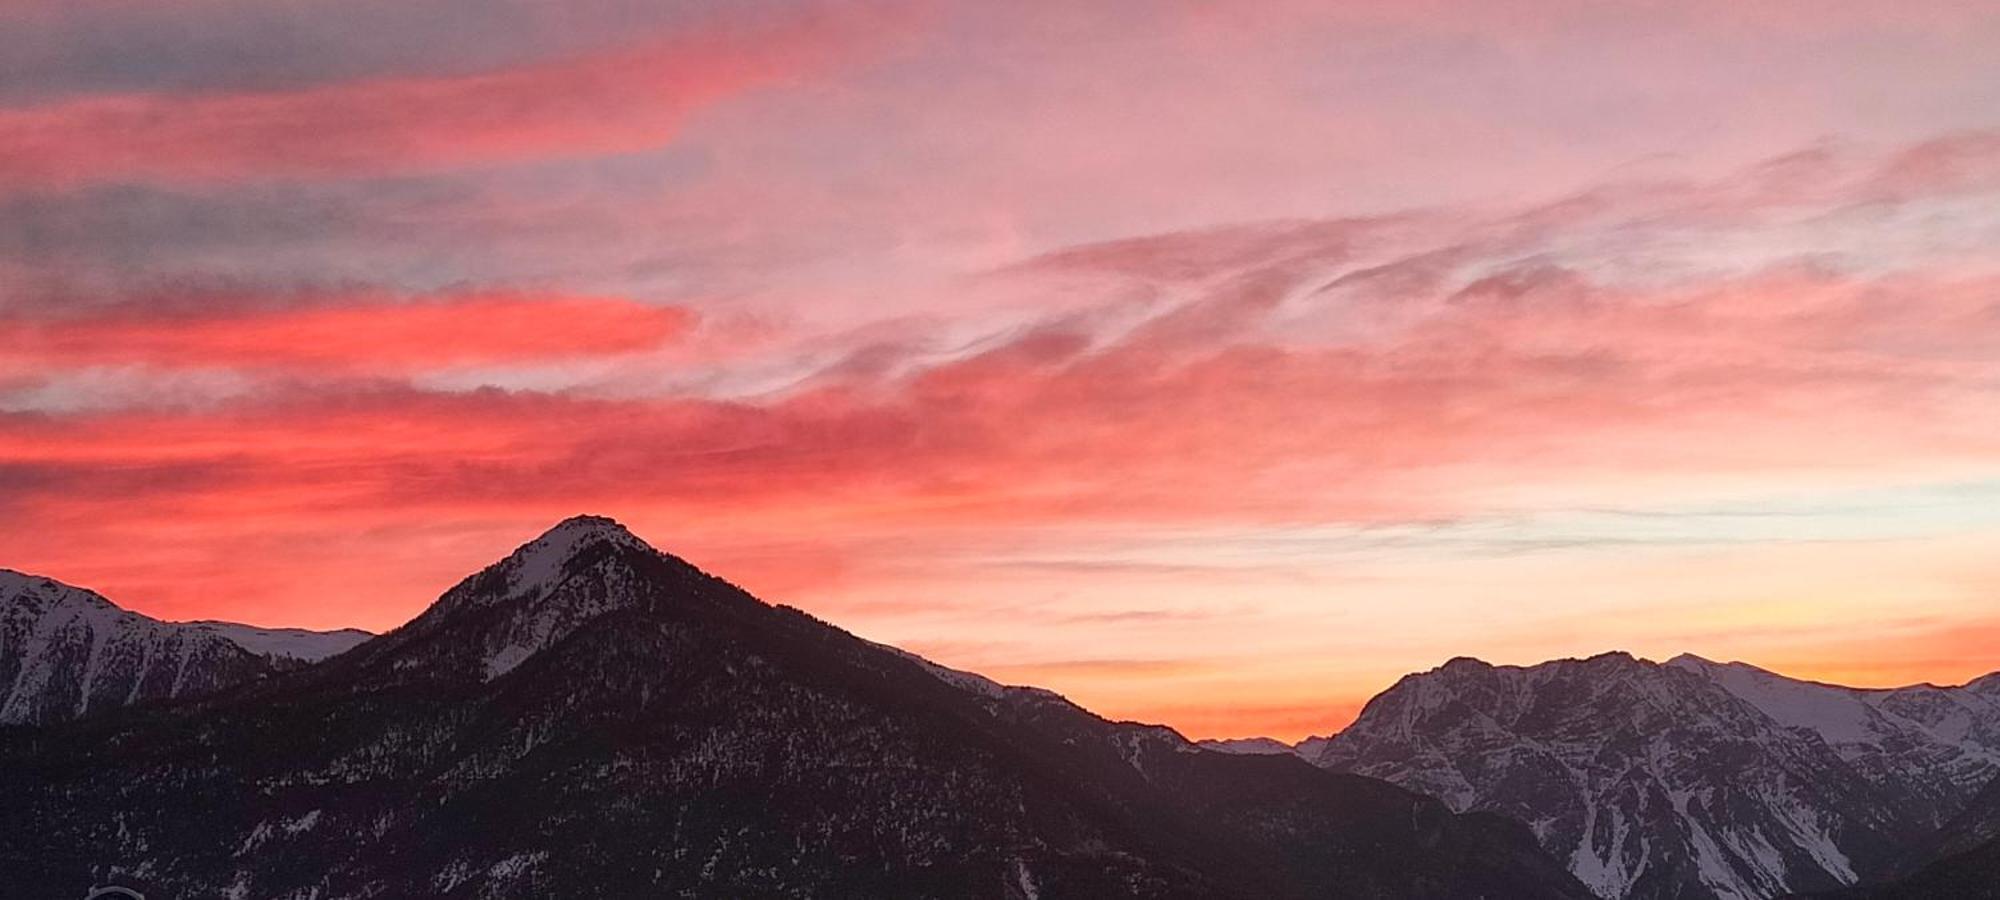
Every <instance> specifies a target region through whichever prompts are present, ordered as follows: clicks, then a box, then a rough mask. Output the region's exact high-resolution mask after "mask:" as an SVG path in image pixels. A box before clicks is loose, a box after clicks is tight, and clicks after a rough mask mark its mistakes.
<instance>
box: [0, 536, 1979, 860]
mask: <svg viewBox="0 0 2000 900" xmlns="http://www.w3.org/2000/svg"><path fill="white" fill-rule="evenodd" d="M0 686H5V687H6V690H7V694H6V702H5V706H4V707H0V797H5V798H7V800H8V802H6V803H0V872H4V873H6V875H5V878H6V881H7V882H8V891H9V893H8V895H9V896H12V895H14V893H19V894H20V895H22V896H36V897H67V896H78V897H80V896H83V894H84V893H85V892H86V891H87V890H88V889H89V888H90V887H91V886H93V885H94V884H103V883H113V882H116V883H124V884H130V885H134V886H141V887H143V888H146V889H150V890H155V891H158V892H159V894H160V895H163V896H172V897H191V896H217V897H236V898H250V897H259V898H262V897H274V898H275V897H283V898H308V897H310V898H316V900H329V898H342V897H400V896H441V897H545V896H610V895H615V894H636V895H641V896H662V895H680V896H728V897H740V896H866V897H902V896H912V897H914V896H937V897H996V898H1043V897H1046V898H1059V897H1090V898H1096V897H1126V896H1134V897H1246V898H1247V897H1257V898H1266V897H1273V898H1277V897H1342V898H1399V897H1424V898H1428V897H1438V898H1515V897H1523V898H1541V897H1550V898H1564V897H1575V898H1584V897H1590V896H1593V895H1595V896H1598V897H1604V898H1648V900H1651V898H1688V900H1706V898H1718V900H1724V898H1726V900H1750V898H1770V897H1778V896H1786V895H1791V894H1806V893H1813V892H1826V896H1829V897H1840V898H1919V897H1922V898H1932V897H1945V898H1951V897H2000V880H1996V878H2000V676H1988V677H1986V678H1983V679H1980V680H1978V681H1975V682H1973V683H1971V684H1968V685H1965V686H1963V687H1951V688H1941V687H1932V686H1916V687H1908V688H1900V689H1895V690H1862V689H1855V688H1845V687H1838V686H1834V685H1825V684H1816V683H1812V682H1804V681H1797V680H1794V679H1789V678H1784V677H1782V676H1779V675H1776V674H1773V673H1771V672H1767V671H1764V670H1761V669H1757V668H1754V667H1751V666H1747V665H1743V664H1740V663H1730V664H1722V663H1714V662H1710V661H1708V660H1704V659H1701V658H1698V657H1694V656H1682V657H1678V658H1676V659H1673V660H1670V661H1668V662H1666V663H1664V664H1659V663H1653V662H1650V661H1646V660H1642V659H1635V658H1633V657H1631V656H1629V655H1625V654H1618V653H1612V654H1604V655H1601V656H1597V657H1592V658H1590V659H1583V660H1558V661H1555V662H1550V663H1545V664H1542V665H1538V666H1529V667H1516V666H1492V665H1488V664H1486V663H1483V662H1479V661H1477V660H1472V659H1456V660H1452V661H1451V662H1449V663H1447V664H1445V665H1444V666H1441V667H1439V668H1437V669H1434V670H1431V671H1429V672H1424V673H1419V674H1415V675H1411V676H1408V677H1406V678H1404V679H1403V680H1402V681H1400V682H1398V683H1397V684H1396V685H1395V686H1393V687H1391V688H1390V689H1389V690H1388V691H1385V692H1384V693H1383V694H1381V695H1380V696H1378V697H1376V698H1375V699H1374V700H1372V701H1370V702H1369V704H1368V705H1367V706H1366V707H1365V708H1364V710H1363V711H1362V713H1361V715H1360V717H1359V718H1358V719H1357V721H1356V722H1355V723H1354V724H1353V725H1352V726H1351V727H1349V728H1348V729H1346V730H1345V731H1342V732H1340V733H1338V734H1335V735H1332V736H1329V737H1324V738H1313V739H1309V740H1306V741H1304V742H1301V743H1300V744H1298V745H1296V746H1293V745H1288V744H1284V743H1281V742H1278V741H1275V740H1271V739H1268V738H1252V739H1244V740H1233V741H1202V742H1199V743H1191V742H1189V741H1187V740H1185V739H1184V738H1182V737H1181V736H1180V735H1179V734H1178V733H1176V732H1174V731H1173V730H1171V729H1168V728H1165V727H1161V726H1156V725H1142V724H1137V723H1130V722H1110V721H1106V720H1104V719H1102V718H1099V717H1097V716H1094V715H1092V714H1090V713H1089V712H1087V711H1085V710H1083V709H1081V708H1079V707H1077V706H1075V705H1073V704H1071V703H1069V702H1068V701H1067V700H1064V699H1063V698H1062V697H1060V696H1058V695H1056V694H1053V693H1051V692H1048V691H1045V690H1040V689H1037V688H1027V687H1011V686H1004V685H1001V684H999V683H996V682H993V681H991V680H988V679H986V678H983V677H981V676H978V675H975V674H972V673H968V672H960V671H955V670H952V669H948V668H944V667H942V666H938V665H936V664H934V663H931V662H929V661H927V660H924V659H922V658H921V657H918V656H915V655H914V654H910V653H907V652H905V651H902V650H899V649H896V648H894V647H888V646H885V645H881V644H875V643H871V642H868V641H864V640H861V639H859V638H856V637H853V636H852V635H849V634H847V633H846V632H843V631H841V630H839V629H838V628H835V627H833V626H831V625H828V624H826V623H824V622H821V621H819V620H817V619H814V618H812V617H811V616H808V615H806V614H805V613H802V612H799V611H797V610H793V609H789V608H786V607H775V606H770V605H767V604H764V603H763V602H761V601H758V600H756V599H755V598H752V597H751V596H749V595H748V594H746V593H744V592H743V591H741V590H739V589H737V588H735V587H734V586H732V585H730V584H729V583H727V582H725V581H722V580H720V579H717V578H715V577H713V576H710V575H707V574H705V573H703V572H700V571H699V570H697V569H695V568H694V567H692V566H690V565H688V564H687V563H685V562H683V561H681V560H679V559H677V558H675V557H673V556H670V555H666V554H663V553H660V552H658V551H657V550H654V549H653V548H652V547H650V546H647V545H646V544H645V543H644V542H642V541H640V540H639V539H638V538H637V537H635V536H633V535H632V534H631V533H630V532H628V531H626V530H625V529H624V528H622V527H620V526H618V525H617V524H616V523H614V522H612V521H610V520H608V519H601V518H593V517H579V518H575V519H571V520H567V521H565V522H563V523H561V524H559V525H558V526H556V527H555V528H554V529H552V530H551V531H549V532H548V533H547V534H544V535H542V536H541V537H540V538H538V539H536V540H534V541H532V542H530V543H528V544H526V545H524V546H522V547H521V548H520V549H519V550H517V551H515V552H514V553H513V554H512V555H510V556H509V557H507V558H506V559H505V560H502V561H500V562H499V563H496V564H494V565H493V566H490V567H488V568H487V569H485V570H484V571H482V572H480V573H478V574H476V575H473V576H472V577H470V578H467V579H466V580H465V581H463V582H461V583H460V584H459V585H458V586H456V587H454V588H453V589H452V590H450V591H448V592H447V593H445V594H444V596H443V597H441V598H440V599H439V600H438V601H437V602H436V603H434V604H433V605H431V607H430V608H428V609H427V610H425V611H424V612H423V613H422V614H421V615H419V616H418V617H417V618H416V619H414V620H412V621H411V622H410V623H408V624H407V625H404V626H403V627H401V628H398V629H396V630H395V631H392V632H390V633H388V634H385V635H382V636H379V637H374V636H371V635H367V634H366V633H363V632H352V631H348V632H331V633H317V632H304V631H294V630H283V629H277V630H273V629H251V628H247V627H245V626H237V625H230V624H228V623H216V622H196V623H166V622H159V621H155V620H152V619H148V618H146V617H143V616H139V615H137V614H135V613H131V612H128V611H125V610H121V609H118V608H117V607H116V606H114V605H112V604H111V603H110V601H108V600H105V599H104V598H103V597H100V596H98V595H96V594H94V593H91V592H89V591H84V590H81V589H77V588H72V587H68V586H66V585H62V584H60V583H57V582H54V581H50V580H48V579H45V578H36V577H32V576H25V575H20V574H18V573H12V572H5V571H3V570H0ZM1433 798H1435V799H1433ZM190 823H199V827H189V825H190Z"/></svg>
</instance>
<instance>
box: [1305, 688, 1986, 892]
mask: <svg viewBox="0 0 2000 900" xmlns="http://www.w3.org/2000/svg"><path fill="white" fill-rule="evenodd" d="M1989 689H1990V683H1989V682H1980V683H1976V684H1975V685H1974V686H1968V687H1965V688H1932V687H1918V688H1905V689H1900V690H1896V691H1858V690H1852V689H1847V688H1839V687H1833V686H1829V685H1819V684H1810V683H1806V682H1799V681H1794V680H1791V679H1786V678H1782V677H1780V676H1777V675H1774V674H1772V673H1769V672H1765V671H1763V670H1760V669H1755V668H1752V667H1749V666H1741V665H1721V664H1716V663H1711V662H1708V661H1705V660H1701V659H1698V658H1695V657H1681V658H1678V659H1675V660H1673V661H1672V662H1670V663H1668V664H1666V665H1659V664H1655V663H1652V662H1649V661H1646V660H1641V659H1635V658H1633V657H1631V656H1629V655H1626V654H1622V653H1613V654H1605V655H1601V656H1596V657H1592V658H1590V659H1585V660H1559V661H1555V662H1550V663H1544V664H1542V665H1538V666H1529V667H1518V666H1492V665H1488V664H1486V663H1483V662H1479V661H1477V660H1472V659H1456V660H1453V661H1451V662H1449V663H1447V664H1446V665H1444V666H1442V667H1440V668H1438V669H1434V670H1432V671H1429V672H1424V673H1420V674H1416V675H1411V676H1408V677H1406V678H1404V679H1403V680H1402V681H1400V682H1398V683H1397V684H1396V685H1395V686H1394V687H1392V688H1390V689H1389V690H1388V691H1386V692H1384V693H1383V694H1381V695H1380V696H1377V697H1376V698H1375V699H1373V700H1371V701H1370V702H1369V703H1368V705H1367V706H1366V707H1365V708H1364V709H1363V711H1362V713H1361V716H1360V717H1359V719H1358V720H1357V721H1356V722H1355V723H1354V725H1352V726H1351V727H1349V728H1348V729H1347V730H1345V731H1342V732H1340V733H1339V734H1337V735H1334V736H1332V737H1330V738H1318V739H1312V740H1309V741H1306V742H1303V743H1301V744H1300V745H1299V748H1298V752H1299V753H1300V754H1301V755H1302V756H1304V757H1305V758H1307V759H1308V760H1309V761H1311V762H1313V763H1315V764H1317V765H1321V766H1324V767H1327V768H1330V769H1334V770H1336V771H1345V772H1356V773H1360V774H1365V775H1373V776H1376V777H1380V778H1385V779H1387V780H1389V781H1393V782H1395V783H1397V784H1401V785H1403V786H1405V787H1409V788H1411V789H1413V790H1417V791H1420V792H1423V793H1427V794H1430V795H1431V796H1435V797H1438V798H1440V799H1442V800H1444V801H1445V803H1447V804H1448V805H1449V806H1450V807H1451V808H1452V809H1454V810H1458V811H1467V810H1490V811H1494V812H1499V813H1502V814H1504V815H1508V816H1512V817H1514V818H1517V819H1519V820H1521V821H1523V822H1526V823H1528V825H1529V826H1530V827H1531V828H1532V829H1533V830H1534V832H1535V834H1536V836H1537V837H1538V838H1539V839H1540V840H1541V842H1542V844H1543V846H1544V847H1546V848H1548V849H1549V851H1550V852H1551V853H1553V854H1555V855H1556V856H1557V857H1558V858H1561V859H1563V860H1565V861H1566V862H1567V863H1568V864H1569V866H1570V870H1571V871H1572V872H1574V873H1575V874H1576V875H1577V876H1578V877H1579V878H1580V879H1582V880H1583V882H1584V883H1585V884H1587V885H1589V886H1590V887H1591V888H1592V889H1593V890H1594V891H1596V892H1597V893H1598V894H1599V895H1601V896H1604V897H1614V898H1656V897H1657V898H1666V897H1674V898H1723V900H1754V898H1767V897H1775V896H1781V895H1785V894H1788V893H1794V892H1810V891H1817V890H1827V889H1832V888H1837V887H1839V886H1841V885H1845V884H1851V883H1854V882H1856V881H1857V880H1859V879H1862V878H1867V877H1872V876H1878V875H1881V874H1884V873H1887V872H1889V871H1892V870H1893V869H1894V867H1895V865H1896V861H1897V859H1898V857H1899V854H1901V853H1903V852H1905V850H1906V848H1907V847H1908V846H1909V845H1910V844H1911V843H1912V842H1913V841H1915V840H1917V839H1918V838H1919V837H1920V836H1921V835H1923V834H1925V833H1927V832H1928V831H1929V830H1930V829H1931V828H1932V827H1933V826H1935V825H1936V824H1937V823H1938V822H1940V821H1942V820H1944V819H1946V818H1949V817H1950V816H1951V815H1953V814H1954V813H1955V812H1956V811H1957V810H1960V809H1963V808H1964V807H1965V805H1966V803H1967V801H1968V800H1969V799H1970V796H1971V793H1972V792H1973V791H1974V790H1976V789H1977V787H1978V785H1979V784H1981V783H1983V781H1984V780H1990V778H1991V777H1992V775H1993V772H1994V770H1995V766H1994V759H1995V757H1994V750H1995V749H1996V748H2000V743H1995V742H1993V735H1994V734H1995V730H1994V729H1995V727H1996V726H2000V715H1996V713H2000V709H1996V708H1995V707H1993V706H1992V704H1991V697H1990V694H1989V693H1988V691H1989Z"/></svg>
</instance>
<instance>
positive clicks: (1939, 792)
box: [1667, 654, 2000, 827]
mask: <svg viewBox="0 0 2000 900" xmlns="http://www.w3.org/2000/svg"><path fill="white" fill-rule="evenodd" d="M1667 665H1669V666H1674V667H1677V668H1682V669H1686V670H1688V671H1691V672H1695V673H1698V674H1700V675H1702V676H1703V677H1706V678H1708V679H1709V680H1711V681H1714V682H1715V683H1716V684H1718V685H1720V686H1721V687H1722V688H1723V689H1724V690H1726V691H1728V692H1730V693H1731V694H1734V695H1736V696H1737V697H1739V698H1742V699H1743V700H1745V701H1747V702H1748V703H1750V705H1752V706H1755V707H1757V709H1758V710H1759V711H1760V712H1763V713H1764V714H1765V715H1767V716H1769V717H1771V719H1772V720H1773V721H1775V722H1777V723H1778V724H1780V725H1783V726H1785V727H1787V728H1793V729H1804V730H1805V731H1808V732H1811V733H1813V734H1817V735H1819V737H1820V738H1821V739H1822V740H1824V741H1826V743H1827V744H1828V745H1829V746H1831V747H1832V748H1833V749H1834V752H1836V753H1838V754H1839V755H1840V757H1841V759H1843V760H1845V761H1846V762H1847V763H1848V764H1849V765H1851V766H1853V767H1854V769H1855V770H1856V771H1857V772H1859V773H1860V774H1861V776H1862V777H1863V778H1865V779H1867V780H1868V781H1870V782H1873V783H1874V784H1877V785H1880V786H1882V787H1883V788H1884V789H1885V790H1887V791H1888V792H1889V793H1891V794H1894V795H1896V796H1899V797H1909V798H1914V799H1915V800H1917V801H1918V802H1917V804H1916V805H1915V806H1914V810H1915V811H1916V812H1917V813H1918V814H1919V822H1920V823H1921V824H1923V825H1925V826H1930V827H1938V826H1942V825H1944V824H1945V822H1947V821H1948V820H1950V819H1951V818H1952V817H1954V816H1956V815H1958V814H1959V813H1960V812H1961V811H1963V810H1964V809H1965V807H1966V804H1967V802H1969V801H1970V800H1971V799H1972V798H1973V795H1974V794H1976V793H1978V791H1979V790H1980V789H1981V788H1982V787H1984V786H1986V785H1987V784H1988V783H1989V782H1991V781H1992V780H1993V778H1994V775H1995V773H1996V772H2000V675H1989V676H1987V677H1986V678H1983V679H1980V680H1978V681H1974V682H1972V683H1970V684H1967V685H1964V686H1963V687H1938V686H1936V685H1929V684H1920V685H1912V686H1909V687H1900V688H1891V689H1885V690H1884V689H1868V688H1850V687H1841V686H1838V685H1830V684H1820V683H1818V682H1811V681H1799V680H1796V679H1791V678H1786V677H1784V676H1782V675H1777V674H1774V673H1771V672H1767V671H1765V670H1763V669H1759V668H1757V667H1756V666H1751V665H1746V664H1744V663H1740V662H1739V663H1716V662H1710V661H1708V660H1705V659H1702V658H1701V657H1698V656H1693V655H1685V654H1684V655H1682V656H1678V657H1675V658H1674V659H1671V660H1668V661H1667Z"/></svg>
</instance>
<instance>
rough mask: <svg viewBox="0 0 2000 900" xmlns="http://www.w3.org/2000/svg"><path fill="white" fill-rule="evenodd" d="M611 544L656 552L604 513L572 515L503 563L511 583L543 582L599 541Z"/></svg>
mask: <svg viewBox="0 0 2000 900" xmlns="http://www.w3.org/2000/svg"><path fill="white" fill-rule="evenodd" d="M603 543H610V544H614V545H617V546H621V547H630V548H632V549H634V550H645V551H647V552H649V553H657V552H659V551H657V550H654V549H653V547H652V545H651V544H648V543H646V542H645V541H642V540H640V539H639V536H638V535H635V534H633V533H632V532H631V531H629V530H627V529H626V528H625V526H623V525H620V524H618V521H617V520H616V519H611V518H608V517H605V516H571V517H569V518H567V519H564V520H562V521H560V522H557V523H556V524H555V525H554V526H553V527H551V528H550V529H549V530H547V531H545V532H542V535H541V536H540V537H537V538H535V539H534V540H532V541H529V542H527V543H525V544H522V545H521V546H520V547H518V548H516V549H515V550H514V552H513V553H512V554H510V555H508V557H507V559H506V561H505V562H504V563H503V565H506V566H508V567H509V569H510V574H511V576H512V577H511V578H510V579H509V581H510V583H511V584H512V585H513V586H514V587H515V588H516V589H517V590H518V589H520V588H524V587H529V586H534V585H544V584H547V583H548V582H550V581H551V580H553V579H556V578H558V577H560V575H561V573H562V570H563V567H564V565H565V564H567V563H568V562H569V561H570V560H571V559H574V558H576V556H577V554H579V553H582V552H583V551H585V550H588V549H590V548H591V547H594V546H596V545H598V544H603Z"/></svg>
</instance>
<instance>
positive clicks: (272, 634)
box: [0, 569, 373, 724]
mask: <svg viewBox="0 0 2000 900" xmlns="http://www.w3.org/2000/svg"><path fill="white" fill-rule="evenodd" d="M370 637H373V635H371V634H369V633H368V632H365V631H359V630H354V629H348V630H344V631H330V632H318V631H305V630H302V629H296V628H254V627H251V626H248V625H236V624H232V623H228V622H162V621H159V620H157V619H151V618H147V617H146V616H142V615H140V614H138V613H135V612H131V611H129V610H125V609H120V608H118V607H117V606H116V605H114V604H113V603H112V602H111V601H109V600H106V599H104V598H103V597H100V596H98V595H97V594H95V593H93V592H91V591H86V590H83V589H81V588H74V587H70V586H69V585H66V584H63V583H61V582H58V581H53V580H50V579H47V578H38V577H36V576H33V575H24V574H22V573H20V572H15V571H11V570H8V569H0V687H4V691H5V694H4V697H0V724H19V723H31V724H32V723H47V722H60V721H64V720H68V719H74V718H77V717H79V716H84V715H87V714H89V713H92V712H103V711H105V710H108V709H115V708H119V707H124V706H129V705H132V704H135V703H140V702H143V701H152V700H170V699H174V698H179V697H191V696H197V695H201V694H209V693H214V692H216V691H219V690H222V689H224V688H229V687H234V686H236V685H239V684H242V683H245V682H248V681H254V680H256V679H259V678H263V677H265V676H268V675H271V674H273V673H276V672H281V671H285V670H287V669H295V668H299V667H300V666H303V665H305V664H306V663H311V662H316V661H318V660H321V659H325V658H326V657H328V656H332V655H334V654H336V653H339V652H341V651H343V650H347V649H349V648H351V647H353V646H355V645H357V644H359V643H361V642H362V641H365V640H367V639H369V638H370Z"/></svg>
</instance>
